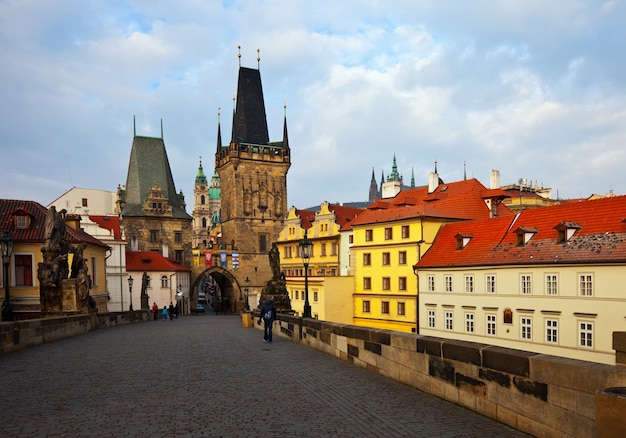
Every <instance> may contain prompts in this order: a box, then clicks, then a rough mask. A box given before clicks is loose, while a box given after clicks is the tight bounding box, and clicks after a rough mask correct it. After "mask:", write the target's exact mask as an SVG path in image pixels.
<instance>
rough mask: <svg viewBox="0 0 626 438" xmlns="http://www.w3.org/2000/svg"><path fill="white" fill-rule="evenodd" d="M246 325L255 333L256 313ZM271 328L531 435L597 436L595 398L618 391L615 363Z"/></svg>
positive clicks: (346, 330) (287, 321)
mask: <svg viewBox="0 0 626 438" xmlns="http://www.w3.org/2000/svg"><path fill="white" fill-rule="evenodd" d="M254 323H255V326H256V327H257V328H261V329H262V326H261V325H259V324H258V315H255V316H254ZM275 324H276V325H275V332H276V333H277V334H280V335H281V336H283V337H287V338H289V339H291V340H293V341H295V342H300V343H302V344H305V345H308V346H309V347H312V348H315V349H317V350H320V351H323V352H325V353H327V354H330V355H332V356H335V357H337V358H339V359H341V360H344V361H346V362H349V363H352V364H354V365H357V366H360V367H362V368H366V369H368V370H370V371H373V372H376V373H378V374H381V375H383V376H386V377H389V378H392V379H394V380H397V381H399V382H402V383H404V384H406V385H409V386H412V387H415V388H417V389H419V390H421V391H424V392H427V393H429V394H433V395H435V396H437V397H440V398H443V399H445V400H448V401H450V402H452V403H456V404H458V405H461V406H464V407H466V408H467V409H471V410H472V411H475V412H478V413H480V414H482V415H485V416H487V417H489V418H493V419H495V420H497V421H500V422H502V423H505V424H508V425H509V426H511V427H513V428H515V429H518V430H522V431H524V432H527V433H530V434H532V435H535V436H542V437H545V436H571V437H590V436H597V425H596V411H595V401H594V396H595V393H596V392H597V391H599V390H602V389H603V388H607V387H621V386H626V367H624V366H621V365H617V366H611V365H604V364H598V363H593V362H584V361H578V360H572V359H566V358H561V357H556V356H548V355H543V354H536V353H530V352H526V351H520V350H513V349H507V348H502V347H496V346H492V345H487V344H478V343H472V342H465V341H455V340H447V339H443V338H435V337H427V336H421V335H414V334H406V333H399V332H393V331H387V330H377V329H368V328H363V327H356V326H350V325H341V324H333V323H328V322H322V321H318V320H312V319H302V318H298V317H293V316H289V315H282V314H281V315H278V321H277V322H276V323H275ZM625 336H626V334H625ZM625 339H626V338H624V337H619V336H618V337H617V341H615V340H614V345H618V344H619V345H621V344H622V343H623V344H624V346H625V347H626V342H624V340H625ZM451 421H453V420H452V419H451Z"/></svg>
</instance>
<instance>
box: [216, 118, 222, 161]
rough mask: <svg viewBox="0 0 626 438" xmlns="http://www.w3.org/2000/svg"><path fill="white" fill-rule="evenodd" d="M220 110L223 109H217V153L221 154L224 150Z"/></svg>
mask: <svg viewBox="0 0 626 438" xmlns="http://www.w3.org/2000/svg"><path fill="white" fill-rule="evenodd" d="M220 110H221V108H218V109H217V153H218V154H219V153H220V150H221V149H222V128H221V123H220Z"/></svg>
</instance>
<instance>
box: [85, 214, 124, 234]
mask: <svg viewBox="0 0 626 438" xmlns="http://www.w3.org/2000/svg"><path fill="white" fill-rule="evenodd" d="M89 220H91V221H92V222H94V223H96V224H98V226H99V227H100V228H104V229H105V230H109V231H110V232H112V233H113V238H114V239H115V240H121V238H122V233H121V229H120V218H119V216H113V215H111V216H97V215H90V216H89Z"/></svg>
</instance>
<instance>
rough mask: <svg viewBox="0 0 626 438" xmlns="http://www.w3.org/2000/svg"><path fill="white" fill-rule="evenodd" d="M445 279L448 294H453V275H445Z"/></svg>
mask: <svg viewBox="0 0 626 438" xmlns="http://www.w3.org/2000/svg"><path fill="white" fill-rule="evenodd" d="M443 279H444V282H445V283H446V292H452V275H445V276H444V277H443Z"/></svg>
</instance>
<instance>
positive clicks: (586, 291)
mask: <svg viewBox="0 0 626 438" xmlns="http://www.w3.org/2000/svg"><path fill="white" fill-rule="evenodd" d="M578 294H579V295H580V296H581V297H592V296H593V275H591V274H579V275H578Z"/></svg>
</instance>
